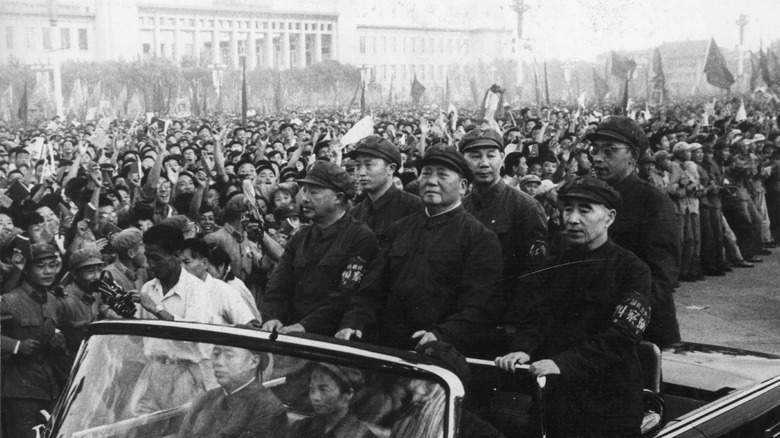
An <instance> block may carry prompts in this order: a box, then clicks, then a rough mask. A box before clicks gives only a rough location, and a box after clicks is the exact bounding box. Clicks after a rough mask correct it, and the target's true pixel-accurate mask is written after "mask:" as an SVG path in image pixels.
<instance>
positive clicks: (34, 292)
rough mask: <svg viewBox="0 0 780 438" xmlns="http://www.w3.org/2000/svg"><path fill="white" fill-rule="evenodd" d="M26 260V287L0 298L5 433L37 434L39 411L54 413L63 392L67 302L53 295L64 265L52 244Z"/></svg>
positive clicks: (36, 249) (33, 251) (36, 247)
mask: <svg viewBox="0 0 780 438" xmlns="http://www.w3.org/2000/svg"><path fill="white" fill-rule="evenodd" d="M28 257H29V260H25V261H24V269H23V275H24V277H23V282H22V284H21V286H19V287H17V288H15V289H13V290H12V291H10V292H9V293H7V294H5V295H3V298H2V300H0V327H1V328H2V330H0V331H1V332H2V342H1V343H0V347H1V350H2V367H0V378H1V379H2V389H3V391H2V394H0V397H2V431H3V436H6V437H34V436H35V432H34V431H33V430H32V427H33V426H35V425H37V424H38V418H37V415H38V411H40V410H42V409H45V410H47V411H49V412H51V409H52V408H53V406H54V402H55V401H56V400H57V397H58V396H59V387H58V385H57V380H56V378H55V368H56V366H57V364H58V361H59V360H60V359H61V357H62V355H63V354H64V350H65V339H64V337H63V335H62V333H60V332H59V330H58V329H57V327H58V326H60V325H62V324H64V323H65V315H64V310H63V306H62V303H61V302H60V301H59V300H58V299H56V298H55V297H54V296H53V295H52V294H51V288H52V285H53V284H54V278H55V276H56V275H57V273H58V272H59V270H60V267H61V266H62V261H61V260H60V256H59V253H58V252H57V250H56V249H54V248H53V247H52V246H51V245H48V244H46V243H35V244H33V245H32V248H31V255H28Z"/></svg>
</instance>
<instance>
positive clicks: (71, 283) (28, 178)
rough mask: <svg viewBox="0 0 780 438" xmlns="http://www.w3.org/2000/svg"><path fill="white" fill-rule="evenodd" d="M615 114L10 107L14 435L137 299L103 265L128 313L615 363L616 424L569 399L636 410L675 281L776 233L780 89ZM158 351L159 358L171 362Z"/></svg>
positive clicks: (609, 393) (572, 366)
mask: <svg viewBox="0 0 780 438" xmlns="http://www.w3.org/2000/svg"><path fill="white" fill-rule="evenodd" d="M622 113H623V111H621V110H620V109H614V110H611V111H610V110H606V109H605V108H604V107H602V106H595V105H594V106H593V107H591V108H583V107H577V106H573V107H571V106H567V105H563V104H561V105H558V106H551V107H541V108H511V107H509V106H507V107H506V108H504V109H502V111H501V112H500V113H499V114H497V115H496V114H494V113H492V112H488V114H487V115H485V114H484V111H480V110H479V109H475V108H461V109H460V110H459V113H456V112H452V113H449V114H445V113H444V112H443V111H441V109H439V108H437V107H423V108H418V107H411V106H400V105H399V106H393V107H384V108H381V109H379V110H377V113H376V114H374V115H372V116H370V117H371V120H372V123H373V133H371V134H370V135H367V136H366V135H362V136H361V137H362V138H360V139H359V140H358V141H354V142H349V143H348V144H344V142H342V138H344V137H345V135H346V136H347V138H354V135H351V134H354V133H355V130H357V127H355V125H356V124H358V122H359V119H360V117H358V115H357V114H356V113H354V112H350V111H340V110H338V109H318V110H316V111H313V110H309V111H304V110H301V111H299V112H296V111H289V112H286V113H284V114H278V115H276V116H273V117H265V116H262V117H261V116H256V117H250V118H249V119H248V120H247V121H246V123H245V124H240V120H238V119H237V118H236V117H228V116H214V117H210V118H204V119H200V118H185V119H173V120H168V119H165V118H164V117H159V118H158V117H152V118H150V119H148V120H140V121H139V120H110V119H100V120H99V121H94V122H87V123H77V122H74V121H66V120H60V119H59V118H55V119H53V120H50V121H44V122H43V123H41V124H40V125H37V126H21V127H20V126H14V127H12V126H7V125H0V143H2V147H0V191H1V192H2V193H1V194H0V288H1V289H2V298H0V311H1V312H2V321H1V323H2V355H3V356H2V357H3V366H2V398H3V404H2V410H3V429H4V431H6V434H7V435H6V436H22V435H20V434H15V433H14V432H12V431H21V430H27V429H28V428H29V426H30V425H31V424H35V423H36V420H35V418H34V416H35V413H37V411H38V410H40V409H49V408H50V407H51V405H52V404H53V402H54V401H55V400H56V399H57V397H58V395H59V393H58V391H59V389H58V388H59V387H60V386H61V384H62V383H63V381H64V379H65V378H66V376H67V370H68V369H69V367H70V365H71V363H72V361H73V358H74V354H75V352H76V350H77V349H78V345H79V343H80V341H81V338H82V336H83V334H82V328H83V327H84V326H85V325H86V324H88V323H90V322H92V321H94V320H97V319H104V318H109V319H110V318H121V317H126V316H127V314H125V313H123V312H122V309H117V308H116V306H112V305H110V303H108V302H106V301H105V300H104V299H103V297H102V296H101V295H100V294H99V293H97V292H95V289H94V287H93V285H94V284H95V282H96V281H98V280H103V281H106V282H111V281H113V282H115V283H116V284H118V285H119V286H121V288H122V289H123V290H124V291H127V292H130V293H132V296H133V297H134V299H135V301H136V302H137V309H136V312H135V317H139V318H149V319H164V320H186V321H194V322H202V323H212V324H228V325H244V326H249V327H254V328H256V329H260V330H266V331H275V332H278V333H283V334H284V333H295V332H310V333H316V334H321V335H326V336H335V337H337V338H342V339H362V340H363V341H366V342H372V343H378V344H381V345H386V346H390V347H396V348H401V349H406V350H410V349H414V348H416V347H419V346H421V345H424V344H426V343H429V342H436V341H438V342H446V343H447V344H450V345H452V346H454V347H455V348H457V349H458V350H459V351H461V352H463V353H465V354H467V355H470V356H477V357H483V358H490V359H493V358H496V362H497V364H498V365H499V366H501V367H502V368H505V369H507V370H511V369H512V368H513V366H514V364H516V363H531V364H532V372H534V373H535V374H537V375H565V376H576V379H593V378H596V376H597V375H599V374H598V372H596V371H594V369H593V368H594V367H596V368H597V367H603V368H604V369H612V370H613V371H615V370H617V371H616V372H619V373H620V375H622V376H625V377H626V379H625V381H622V382H623V383H618V384H616V385H614V386H613V387H612V388H610V389H609V390H606V389H604V388H602V387H598V388H597V386H598V385H594V386H593V387H592V388H590V389H589V390H586V393H587V394H592V393H588V392H587V391H591V390H592V391H595V393H598V394H599V396H597V397H595V398H591V399H590V400H591V401H593V400H599V399H605V400H611V401H610V402H606V403H601V404H600V403H598V402H594V403H590V404H591V408H592V409H595V410H596V412H597V413H599V414H603V415H606V416H607V417H608V418H610V419H611V420H615V421H610V422H607V423H608V424H609V425H611V426H605V424H604V423H599V424H597V422H594V420H593V418H602V417H598V416H596V417H593V416H592V415H591V414H592V413H593V412H591V411H583V412H580V413H579V414H578V415H573V414H572V411H571V410H570V409H571V406H569V405H567V404H566V403H563V404H560V405H559V407H558V409H557V412H560V413H561V415H564V410H565V409H569V410H568V411H567V412H566V415H568V416H571V417H572V418H574V417H576V418H577V420H572V421H571V422H570V423H565V422H564V423H559V431H558V433H559V435H558V436H566V434H567V431H568V432H571V431H572V430H578V429H577V428H579V427H581V425H582V424H583V423H587V424H592V425H597V426H598V427H596V426H594V427H595V428H594V429H593V430H594V431H596V432H594V433H596V434H597V435H594V436H611V434H614V435H615V436H630V435H631V434H635V433H638V425H637V418H638V417H637V415H639V416H640V417H641V412H638V411H637V410H636V409H635V408H636V406H637V405H638V404H641V400H638V401H637V400H633V398H632V396H629V395H626V394H628V393H632V394H634V395H635V394H636V392H635V391H634V392H631V391H633V390H634V389H636V385H641V379H640V378H639V377H638V374H637V373H635V371H636V369H637V367H638V365H637V364H635V363H634V360H633V359H632V358H634V357H635V356H636V343H637V342H638V341H639V340H640V339H644V340H648V341H651V342H654V343H655V344H657V345H659V346H660V347H667V346H670V345H672V344H674V343H675V342H678V341H680V333H679V327H678V324H677V319H676V314H675V305H674V295H673V294H674V290H675V288H677V287H679V282H694V281H700V280H705V279H706V276H722V275H725V274H726V273H727V272H729V271H731V270H732V268H750V267H753V266H754V264H755V263H760V262H761V261H762V260H761V256H763V255H768V254H770V249H771V248H774V247H776V246H777V241H779V240H778V239H780V152H779V151H778V149H777V145H776V142H778V141H780V137H779V133H780V130H778V123H779V119H780V117H778V113H780V107H778V106H777V105H774V106H773V104H772V103H771V101H764V100H761V99H756V100H753V99H748V100H747V101H746V102H745V103H740V101H738V100H736V99H735V100H726V101H722V102H717V101H713V102H709V101H705V100H704V99H701V100H697V101H687V102H681V103H671V104H668V105H664V106H659V107H654V108H652V109H650V108H647V109H646V110H643V111H630V112H629V113H628V114H622ZM360 123H364V122H360ZM353 127H355V130H353V129H352V128H353ZM106 273H108V274H106ZM124 310H126V309H124ZM131 313H132V312H131ZM145 353H146V352H145ZM154 354H155V355H156V356H154V357H161V356H162V355H164V354H165V352H164V351H156V352H154ZM191 356H192V357H189V358H187V360H191V363H193V364H197V363H198V362H200V361H201V360H203V359H204V358H205V359H208V357H207V356H208V355H206V357H203V353H202V352H196V351H194V352H191ZM615 357H617V358H618V359H617V362H619V364H616V363H615V361H616V359H615ZM621 358H622V359H621ZM176 360H177V361H181V360H182V358H176ZM155 363H156V365H155V366H154V367H147V368H148V369H145V370H144V373H146V378H147V379H148V380H149V381H155V380H156V381H164V380H166V379H167V380H171V379H172V377H171V375H170V374H167V373H168V371H167V368H166V366H167V365H169V364H168V362H166V359H165V358H164V357H163V360H160V361H157V362H155ZM177 363H178V362H177ZM594 363H595V364H597V365H594ZM610 367H617V368H610ZM586 368H587V369H589V371H587V372H586V371H585V369H586ZM594 372H595V373H596V374H593V373H594ZM607 374H609V373H607ZM576 379H575V381H581V380H576ZM173 380H176V378H173ZM564 380H565V379H564ZM174 384H176V383H175V382H174ZM186 384H187V382H181V385H186ZM555 387H556V386H555V384H553V388H555ZM567 387H568V388H569V389H571V388H572V381H568V380H565V382H563V383H561V384H560V388H567ZM148 390H149V391H151V390H152V389H148ZM561 390H562V391H565V389H561ZM639 390H640V392H641V387H640V388H639ZM600 391H601V392H600ZM181 394H182V400H185V399H188V398H189V399H191V398H192V397H193V396H194V395H193V394H185V391H182V392H181ZM553 394H555V390H554V389H553ZM599 397H601V398H599ZM634 398H635V397H634ZM553 399H555V397H553ZM627 399H631V400H632V402H631V403H628V404H623V405H621V404H620V403H615V402H614V400H623V401H625V400H627ZM559 400H563V399H559ZM567 400H569V402H571V400H570V399H567ZM143 401H144V403H141V404H139V406H136V408H137V410H138V413H143V412H151V411H154V410H156V409H158V408H160V406H156V405H154V404H153V402H154V397H146V398H144V399H143ZM150 403H151V404H150ZM632 403H633V404H632ZM566 406H568V408H565V409H564V407H566ZM612 426H614V428H610V427H612ZM572 428H574V429H572ZM580 430H581V429H580ZM25 433H26V432H25ZM553 434H555V432H553Z"/></svg>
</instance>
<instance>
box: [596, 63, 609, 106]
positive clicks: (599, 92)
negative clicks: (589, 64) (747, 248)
mask: <svg viewBox="0 0 780 438" xmlns="http://www.w3.org/2000/svg"><path fill="white" fill-rule="evenodd" d="M607 93H609V85H608V84H607V81H605V80H604V78H602V77H601V76H599V74H598V72H596V69H595V68H594V69H593V94H595V95H596V99H597V100H599V101H602V100H604V97H605V96H606V95H607Z"/></svg>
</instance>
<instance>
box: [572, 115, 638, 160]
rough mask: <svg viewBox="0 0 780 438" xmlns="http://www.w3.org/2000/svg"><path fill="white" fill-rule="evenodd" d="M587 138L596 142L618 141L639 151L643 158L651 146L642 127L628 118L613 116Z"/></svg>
mask: <svg viewBox="0 0 780 438" xmlns="http://www.w3.org/2000/svg"><path fill="white" fill-rule="evenodd" d="M585 138H586V139H587V140H588V141H594V140H604V139H609V140H617V141H619V142H621V143H625V144H627V145H629V146H631V147H633V148H637V149H639V155H640V156H642V155H643V154H644V153H645V151H646V150H647V148H648V147H649V146H650V143H649V141H648V140H647V135H645V131H643V130H642V127H641V126H639V124H638V123H637V122H636V121H634V120H633V119H630V118H628V117H623V116H612V117H610V118H609V119H607V120H606V121H605V122H603V123H601V124H599V125H598V126H597V127H596V130H595V131H594V132H592V133H590V134H588V135H587V136H585Z"/></svg>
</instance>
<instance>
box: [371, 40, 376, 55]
mask: <svg viewBox="0 0 780 438" xmlns="http://www.w3.org/2000/svg"><path fill="white" fill-rule="evenodd" d="M371 53H374V54H376V37H371Z"/></svg>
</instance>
